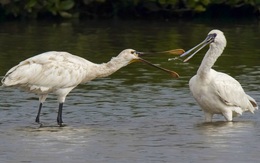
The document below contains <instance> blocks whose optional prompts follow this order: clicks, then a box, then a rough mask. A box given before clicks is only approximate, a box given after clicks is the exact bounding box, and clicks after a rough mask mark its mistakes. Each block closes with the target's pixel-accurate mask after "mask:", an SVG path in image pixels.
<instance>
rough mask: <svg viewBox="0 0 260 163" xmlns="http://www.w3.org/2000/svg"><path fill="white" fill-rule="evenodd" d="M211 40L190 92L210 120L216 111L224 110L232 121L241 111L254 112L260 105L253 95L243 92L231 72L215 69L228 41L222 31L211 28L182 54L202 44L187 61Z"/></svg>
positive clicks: (192, 79) (225, 114)
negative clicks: (198, 42)
mask: <svg viewBox="0 0 260 163" xmlns="http://www.w3.org/2000/svg"><path fill="white" fill-rule="evenodd" d="M208 44H210V46H209V50H208V51H207V53H206V54H205V56H204V58H203V60H202V62H201V65H200V67H199V69H198V71H197V74H196V75H195V76H193V77H192V78H191V79H190V81H189V87H190V90H191V93H192V95H193V97H194V98H195V100H196V101H197V103H198V104H199V106H200V107H201V108H202V110H203V111H204V113H205V121H206V122H211V121H212V117H213V114H222V115H223V116H224V117H225V119H226V120H227V121H232V119H233V117H235V116H237V115H242V113H243V112H245V111H250V112H251V113H254V111H255V110H256V109H258V105H257V103H256V101H255V100H254V99H253V98H252V97H250V96H249V95H247V94H246V93H245V92H244V90H243V88H242V87H241V85H240V83H239V82H238V81H237V80H236V79H234V78H232V77H231V76H229V75H228V74H225V73H222V72H217V71H215V70H213V69H212V66H213V65H214V63H215V62H216V60H217V59H218V57H219V56H220V55H221V54H222V52H223V50H224V48H225V47H226V44H227V42H226V38H225V36H224V34H223V32H221V31H220V30H212V31H210V32H209V34H208V36H207V37H206V39H205V40H204V41H203V42H201V43H200V44H198V45H197V46H195V47H194V48H192V49H190V50H189V51H187V52H185V53H183V54H182V55H181V56H180V57H183V56H186V55H187V54H189V53H190V52H192V51H193V50H195V49H196V48H198V47H200V46H201V47H200V48H199V49H198V50H197V51H195V52H194V53H193V54H191V55H190V56H189V57H188V58H186V59H185V60H184V62H186V61H188V60H189V59H190V58H191V57H193V56H194V55H195V54H196V53H197V52H198V51H200V50H201V49H202V48H204V47H205V46H206V45H208Z"/></svg>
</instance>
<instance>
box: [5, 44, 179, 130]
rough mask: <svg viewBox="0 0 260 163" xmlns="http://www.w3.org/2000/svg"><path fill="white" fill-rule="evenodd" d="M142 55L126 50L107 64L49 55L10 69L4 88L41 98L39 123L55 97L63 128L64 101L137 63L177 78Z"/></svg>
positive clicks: (171, 72) (61, 55)
mask: <svg viewBox="0 0 260 163" xmlns="http://www.w3.org/2000/svg"><path fill="white" fill-rule="evenodd" d="M176 52H177V53H178V52H179V51H178V50H177V51H176ZM139 54H140V53H139V52H136V51H135V50H133V49H126V50H124V51H122V52H121V53H120V54H119V55H118V56H117V57H113V58H112V59H111V60H110V61H109V62H107V63H103V64H95V63H92V62H90V61H88V60H86V59H84V58H81V57H78V56H75V55H72V54H70V53H67V52H57V51H50V52H46V53H42V54H39V55H36V56H34V57H31V58H28V59H26V60H24V61H22V62H20V63H19V64H18V65H17V66H15V67H13V68H11V69H10V70H9V71H8V72H7V73H6V75H5V76H4V78H3V79H2V84H3V86H4V87H19V88H21V89H23V90H25V91H28V92H32V93H35V94H37V95H38V96H39V101H40V106H39V111H38V114H37V117H36V120H35V121H36V122H38V123H40V119H39V117H40V112H41V108H42V104H43V102H44V101H45V100H46V98H47V95H48V94H49V93H54V94H56V95H57V96H58V102H59V110H58V116H57V123H58V124H59V125H60V126H62V123H63V122H62V107H63V103H64V102H65V98H66V96H67V95H68V93H69V92H70V91H71V90H72V89H73V88H75V87H76V86H77V85H79V84H82V83H86V82H88V81H90V80H93V79H95V78H100V77H105V76H108V75H110V74H112V73H114V72H115V71H117V70H118V69H120V68H122V67H124V66H126V65H128V64H129V63H132V62H134V61H142V62H145V63H147V64H150V65H152V66H154V67H157V68H159V69H162V70H164V71H166V72H167V73H170V74H171V75H173V76H176V77H178V74H177V73H175V72H173V71H170V70H167V69H163V68H160V67H158V66H155V65H153V64H151V63H150V62H148V61H145V60H143V59H142V58H140V57H139V56H138V55H139Z"/></svg>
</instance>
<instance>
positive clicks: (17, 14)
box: [0, 0, 260, 21]
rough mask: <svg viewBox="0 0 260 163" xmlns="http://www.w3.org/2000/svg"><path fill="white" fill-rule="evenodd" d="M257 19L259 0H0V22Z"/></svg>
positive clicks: (259, 11) (259, 9)
mask: <svg viewBox="0 0 260 163" xmlns="http://www.w3.org/2000/svg"><path fill="white" fill-rule="evenodd" d="M194 17H206V18H212V17H214V18H216V17H231V18H257V19H259V18H260V0H0V20H2V21H5V20H12V19H21V20H22V19H50V18H53V19H60V18H69V19H114V18H121V19H125V18H127V19H133V18H139V19H166V20H167V19H174V18H194Z"/></svg>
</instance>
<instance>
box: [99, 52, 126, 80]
mask: <svg viewBox="0 0 260 163" xmlns="http://www.w3.org/2000/svg"><path fill="white" fill-rule="evenodd" d="M128 64H129V62H128V61H126V60H124V59H122V58H120V57H113V58H112V59H111V60H110V61H109V62H107V63H102V64H97V65H96V67H95V71H96V72H97V73H96V78H102V77H106V76H109V75H111V74H113V73H114V72H116V71H117V70H119V69H120V68H122V67H124V66H126V65H128Z"/></svg>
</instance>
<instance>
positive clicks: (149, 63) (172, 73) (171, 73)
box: [136, 52, 179, 78]
mask: <svg viewBox="0 0 260 163" xmlns="http://www.w3.org/2000/svg"><path fill="white" fill-rule="evenodd" d="M136 54H137V55H138V59H137V61H141V62H143V63H146V64H147V65H150V66H152V67H155V68H157V69H160V70H162V71H164V72H166V73H168V74H170V75H171V76H172V77H175V78H179V74H178V73H177V72H175V71H171V70H168V69H165V68H162V67H159V66H156V65H154V64H152V63H151V62H149V61H146V60H144V59H142V58H140V57H139V55H142V54H144V53H143V52H136Z"/></svg>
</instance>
